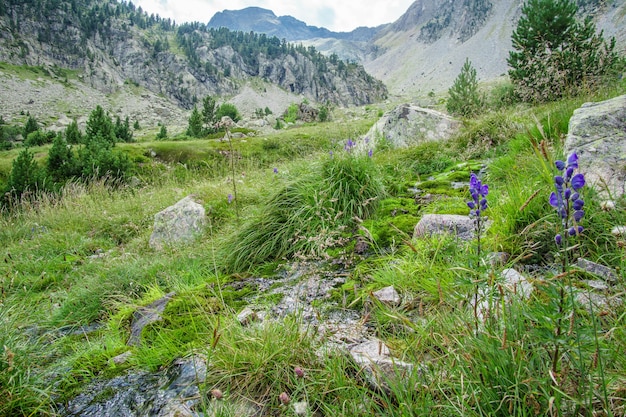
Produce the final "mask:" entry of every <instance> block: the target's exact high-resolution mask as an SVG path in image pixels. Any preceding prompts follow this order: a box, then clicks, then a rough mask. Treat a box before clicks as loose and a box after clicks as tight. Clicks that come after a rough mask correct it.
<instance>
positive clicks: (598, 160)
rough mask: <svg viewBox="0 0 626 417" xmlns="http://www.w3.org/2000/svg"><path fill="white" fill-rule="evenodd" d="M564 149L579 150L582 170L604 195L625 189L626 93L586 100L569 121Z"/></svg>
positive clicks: (619, 192)
mask: <svg viewBox="0 0 626 417" xmlns="http://www.w3.org/2000/svg"><path fill="white" fill-rule="evenodd" d="M563 150H564V153H565V154H566V155H569V154H570V153H572V152H576V153H577V154H578V158H579V159H578V162H579V166H580V171H581V172H583V173H584V174H585V178H586V180H587V182H588V183H589V184H591V185H592V186H595V187H596V188H597V190H598V191H600V192H601V193H602V195H603V196H604V197H609V195H610V196H611V197H612V198H618V197H619V196H621V195H623V194H624V192H625V191H626V95H623V96H619V97H615V98H613V99H610V100H606V101H602V102H598V103H585V104H584V105H583V106H582V107H580V108H579V109H577V110H575V111H574V114H573V115H572V118H571V119H570V122H569V130H568V134H567V138H566V139H565V145H564V149H563Z"/></svg>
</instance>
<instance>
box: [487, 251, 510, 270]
mask: <svg viewBox="0 0 626 417" xmlns="http://www.w3.org/2000/svg"><path fill="white" fill-rule="evenodd" d="M510 258H511V255H510V254H508V253H506V252H491V253H490V254H488V255H487V262H488V263H489V265H490V266H492V267H498V266H504V265H506V263H507V262H509V259H510Z"/></svg>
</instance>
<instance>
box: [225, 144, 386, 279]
mask: <svg viewBox="0 0 626 417" xmlns="http://www.w3.org/2000/svg"><path fill="white" fill-rule="evenodd" d="M383 194H384V189H383V186H382V181H381V179H380V176H379V174H378V170H377V169H376V167H375V165H374V163H373V162H372V161H371V160H370V158H367V157H356V156H352V155H344V156H336V157H331V158H329V159H326V160H325V161H323V162H322V163H321V164H319V165H317V164H316V165H313V166H312V167H311V168H310V170H309V171H308V172H306V173H305V174H303V175H302V176H301V177H299V178H296V179H295V180H293V181H291V182H289V183H288V184H286V185H285V186H284V187H283V188H281V189H280V190H278V191H277V192H276V193H274V194H272V195H271V196H269V197H268V199H267V201H266V202H265V204H262V205H261V208H260V212H259V213H258V214H256V215H255V216H253V217H252V218H251V219H249V220H248V222H246V223H245V224H244V225H242V227H241V228H240V229H238V230H237V231H236V232H235V233H234V234H233V235H232V236H231V238H230V239H229V240H228V241H227V242H226V243H225V244H224V245H223V247H222V249H223V255H224V256H223V259H224V265H223V266H224V268H225V269H226V270H227V271H233V272H234V271H244V270H249V269H250V268H252V266H253V265H260V264H263V263H265V262H270V261H275V260H279V259H282V258H288V257H293V256H296V255H298V256H303V257H310V256H313V257H318V256H321V255H322V254H323V253H324V251H325V250H326V249H328V248H330V247H333V246H336V245H337V244H339V243H340V242H341V241H342V239H344V238H345V237H350V236H349V234H350V233H351V231H350V229H349V228H350V227H353V226H356V224H357V223H359V222H360V221H361V220H363V219H366V218H367V217H369V216H371V215H372V214H373V213H374V211H375V210H376V207H377V204H378V201H379V200H380V198H381V197H382V196H383Z"/></svg>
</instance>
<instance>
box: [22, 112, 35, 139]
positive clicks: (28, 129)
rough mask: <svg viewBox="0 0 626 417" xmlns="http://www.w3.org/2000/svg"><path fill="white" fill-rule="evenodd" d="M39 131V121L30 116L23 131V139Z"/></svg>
mask: <svg viewBox="0 0 626 417" xmlns="http://www.w3.org/2000/svg"><path fill="white" fill-rule="evenodd" d="M38 130H39V123H37V119H35V118H34V117H33V116H30V115H29V116H28V119H27V120H26V123H25V124H24V128H23V129H22V137H23V138H24V140H26V138H27V137H28V135H30V134H31V133H33V132H37V131H38Z"/></svg>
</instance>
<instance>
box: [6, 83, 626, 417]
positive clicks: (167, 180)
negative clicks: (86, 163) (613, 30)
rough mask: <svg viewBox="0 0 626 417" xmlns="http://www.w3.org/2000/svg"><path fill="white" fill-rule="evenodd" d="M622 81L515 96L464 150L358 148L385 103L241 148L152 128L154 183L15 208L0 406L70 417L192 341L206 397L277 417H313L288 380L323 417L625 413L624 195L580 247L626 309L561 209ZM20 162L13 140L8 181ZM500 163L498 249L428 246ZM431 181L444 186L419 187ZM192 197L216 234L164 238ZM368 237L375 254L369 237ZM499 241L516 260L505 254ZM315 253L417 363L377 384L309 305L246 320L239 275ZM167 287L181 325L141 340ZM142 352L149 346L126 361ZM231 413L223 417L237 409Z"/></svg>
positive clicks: (495, 215) (166, 325) (495, 204)
mask: <svg viewBox="0 0 626 417" xmlns="http://www.w3.org/2000/svg"><path fill="white" fill-rule="evenodd" d="M623 93H624V88H623V87H621V88H620V89H618V90H612V91H610V92H602V93H598V94H595V95H589V96H586V97H579V98H573V99H567V100H563V101H560V102H555V103H549V104H544V105H541V106H532V107H531V106H528V105H515V106H510V107H503V108H501V109H499V110H495V111H493V112H489V113H487V114H483V115H480V116H478V117H476V118H474V119H472V120H466V121H464V123H463V126H462V128H461V129H460V131H459V133H458V134H457V135H456V136H455V137H453V138H451V139H450V140H449V141H447V142H442V143H426V144H422V145H418V146H416V147H413V148H406V149H392V148H390V147H380V148H378V149H375V150H374V152H373V155H372V156H371V157H368V156H367V155H365V154H364V153H363V154H361V153H359V152H357V151H356V150H355V151H350V152H348V151H345V150H344V145H345V144H346V142H347V141H348V140H349V139H350V140H358V138H359V136H360V135H363V134H365V133H366V132H367V130H368V129H369V127H370V126H371V125H373V123H374V122H375V115H373V114H369V113H367V114H369V116H365V117H362V118H360V119H358V120H356V121H335V122H328V123H318V124H310V125H302V126H295V127H292V128H289V129H285V130H281V131H276V132H273V133H270V134H265V135H261V134H258V135H256V136H254V137H248V138H245V139H233V141H232V143H228V141H222V140H219V139H206V140H182V138H178V139H181V140H169V141H153V140H151V138H146V137H144V138H142V139H141V140H140V141H138V142H136V143H129V144H122V145H119V149H121V150H122V151H124V152H126V153H127V154H128V155H129V156H130V158H131V160H132V161H133V162H134V163H135V165H136V169H135V171H134V176H135V177H136V178H137V179H138V180H139V181H138V184H139V185H135V186H121V187H120V186H117V187H113V186H111V184H108V183H107V182H106V181H105V180H102V181H96V182H92V183H88V184H85V183H83V182H78V181H77V182H71V183H68V184H67V185H66V186H65V187H64V188H63V190H62V191H61V192H60V193H59V194H41V195H36V196H34V197H32V198H30V199H24V201H23V202H22V203H21V205H20V207H19V210H13V211H6V212H4V213H2V216H0V246H1V247H2V250H1V252H0V256H1V257H2V259H0V265H1V266H0V415H6V416H22V415H24V416H34V415H50V416H52V415H57V413H58V407H59V404H65V403H67V401H69V400H70V399H72V398H73V397H74V396H76V395H77V394H79V393H80V392H81V390H82V389H84V388H85V387H86V386H87V385H88V383H89V382H90V381H93V380H94V379H96V378H111V377H114V376H117V375H122V374H124V373H126V372H133V371H155V370H158V369H163V368H165V367H167V366H168V365H170V364H172V363H173V361H175V360H176V359H177V358H183V357H189V356H190V355H193V354H200V355H203V356H204V357H206V358H207V361H208V363H209V365H208V366H209V372H208V373H207V379H206V381H205V382H204V383H203V384H202V387H201V389H202V392H203V400H202V401H203V404H205V406H206V407H207V408H208V407H209V403H210V402H211V401H215V400H214V399H211V394H210V391H211V390H214V389H219V390H221V391H222V392H223V393H224V396H225V398H226V400H228V399H236V398H246V399H249V400H251V401H253V402H255V403H257V404H262V405H263V407H264V410H265V413H266V414H264V415H272V416H292V415H296V414H295V411H294V409H293V408H292V407H290V406H284V405H282V404H281V401H280V399H279V395H280V394H281V393H282V392H286V393H288V394H289V395H290V397H291V398H292V400H293V401H306V402H307V404H308V406H309V411H308V412H309V414H308V415H315V416H373V415H378V416H423V415H433V416H520V417H522V416H524V417H530V416H590V417H591V416H624V415H626V308H624V302H623V299H624V297H626V294H625V291H626V286H625V278H624V273H623V271H624V269H625V268H626V253H625V252H624V251H625V250H626V249H625V247H626V243H625V242H624V241H622V240H620V238H617V237H615V236H613V235H612V234H611V233H610V231H611V229H612V228H613V227H614V226H619V225H625V224H626V210H625V209H626V200H624V199H623V198H621V199H619V200H617V201H616V202H615V203H616V209H614V210H610V211H607V210H603V208H602V207H601V203H600V201H599V198H598V195H597V193H596V191H595V190H593V189H585V190H584V197H585V217H584V219H583V220H582V222H583V224H584V226H585V232H584V233H583V234H582V235H581V236H579V237H578V238H577V240H576V243H575V244H573V245H572V246H573V247H572V248H571V249H570V250H569V251H568V252H567V257H568V259H570V260H572V259H575V258H576V257H584V258H586V259H589V260H591V261H594V262H597V263H600V264H602V265H605V266H608V267H610V268H612V269H613V270H615V271H617V273H618V276H619V278H618V280H617V281H616V282H614V283H613V284H612V286H613V289H612V293H615V294H616V295H617V296H618V297H621V299H622V302H621V303H619V304H617V305H615V306H613V307H612V308H604V309H595V308H591V307H590V306H584V305H580V304H577V303H575V302H574V301H573V299H572V295H573V292H572V291H573V290H572V288H575V289H577V290H581V291H585V290H586V289H587V286H586V284H585V282H586V281H585V280H588V279H592V278H593V277H591V276H590V275H589V274H588V273H585V272H583V271H581V270H579V269H578V268H576V267H575V266H574V267H571V268H567V272H566V273H561V271H560V270H558V269H557V270H555V268H554V267H553V266H554V265H557V266H559V265H560V263H559V262H560V260H561V259H562V256H563V253H561V254H559V253H558V251H557V247H556V246H555V244H554V235H555V233H556V231H557V230H558V227H559V219H558V217H557V214H556V212H555V211H554V209H553V208H552V207H551V206H550V205H549V204H548V197H549V195H550V192H551V191H552V189H553V187H554V185H553V183H552V181H553V175H554V174H555V172H554V170H553V166H554V161H555V160H557V159H561V158H563V157H564V155H562V145H563V140H564V135H565V134H566V133H567V125H568V121H569V118H570V116H571V114H572V112H573V111H574V110H575V109H576V108H578V107H579V106H580V105H581V104H582V103H583V102H585V101H598V100H602V99H604V98H606V97H610V96H615V95H618V94H623ZM335 111H336V112H339V111H341V110H335ZM335 119H336V120H341V118H340V117H335ZM46 149H47V147H42V148H41V149H39V148H38V149H37V153H36V157H37V158H38V160H40V161H43V160H45V155H46V153H45V152H46ZM16 155H17V152H16V150H12V151H6V152H0V169H2V171H3V172H2V173H1V176H0V178H6V176H7V174H8V170H9V169H10V165H11V162H10V161H11V160H12V159H13V158H15V157H16ZM274 168H276V170H274ZM481 169H483V170H484V176H483V178H482V179H483V182H484V183H486V184H489V190H490V192H489V195H488V197H487V199H488V203H489V208H488V209H487V211H486V212H485V215H486V216H488V218H489V219H490V220H491V221H492V222H493V224H492V226H491V228H490V229H489V230H488V232H487V233H486V234H485V236H483V238H482V239H481V242H482V252H481V254H480V255H481V259H479V256H478V255H479V254H477V251H476V242H470V243H469V244H467V243H463V242H460V241H458V240H455V239H454V238H452V237H449V236H441V237H432V238H428V239H421V240H415V239H413V238H412V233H413V227H414V226H415V224H416V223H417V221H419V219H420V218H421V216H422V215H424V214H427V213H449V214H463V215H465V214H467V213H468V209H467V206H466V201H468V200H469V199H470V196H469V191H468V188H467V187H462V188H460V189H455V188H453V187H451V184H452V183H453V182H457V181H461V182H467V181H468V180H469V175H470V173H471V172H478V171H479V170H481ZM275 171H276V172H275ZM415 187H417V188H421V189H423V192H424V193H429V194H431V196H432V198H431V199H429V200H423V201H422V200H419V199H416V198H415V197H414V194H413V191H411V189H412V188H415ZM586 188H587V187H586ZM190 194H193V195H194V196H195V198H196V199H197V200H198V201H200V202H202V204H203V206H204V208H205V209H206V213H207V218H208V225H207V227H206V230H205V232H204V233H203V234H202V235H201V236H199V238H198V239H197V241H196V242H195V243H193V244H190V245H186V246H177V247H168V248H165V249H164V250H162V251H157V250H154V249H152V248H151V247H150V246H149V244H148V240H149V237H150V234H151V232H152V225H153V219H154V215H155V214H156V213H157V212H159V211H161V210H163V209H165V208H166V207H168V206H170V205H172V204H174V203H176V202H177V201H179V200H180V199H182V198H183V197H185V196H187V195H190ZM229 194H232V195H235V199H234V200H233V201H232V202H230V203H229V201H228V195H229ZM360 240H361V241H366V242H367V243H368V247H369V250H368V251H367V253H366V254H359V253H357V252H356V251H355V242H358V241H360ZM491 252H507V253H508V254H510V258H509V259H510V260H509V261H508V263H506V264H504V265H498V266H492V265H490V264H489V263H488V262H485V259H486V255H487V254H488V253H491ZM338 260H340V262H338ZM298 262H301V263H310V264H314V265H319V268H320V269H324V270H325V271H327V273H329V274H331V275H332V274H333V273H336V274H346V275H347V279H346V284H345V285H343V286H340V287H337V288H335V290H334V291H333V294H332V297H331V300H330V301H337V300H339V303H338V305H340V308H342V309H353V310H356V311H358V312H359V313H361V314H362V315H363V316H364V317H365V316H367V325H368V326H370V329H371V331H372V333H373V334H374V335H376V337H378V338H379V339H381V340H384V341H385V343H386V344H387V345H388V346H389V347H390V349H391V350H392V353H393V355H394V356H395V357H397V358H398V359H399V360H402V361H405V362H410V363H413V364H415V365H416V367H417V368H419V372H417V371H416V372H413V373H411V374H410V375H408V376H404V377H402V378H397V379H391V380H389V381H388V389H375V388H373V387H371V386H370V384H368V381H367V378H366V377H365V376H364V375H363V373H362V371H361V370H360V369H359V367H358V366H357V365H356V364H355V363H353V362H352V360H351V359H350V358H349V357H348V356H347V355H345V354H341V353H339V352H336V353H332V354H326V355H319V354H317V352H318V351H319V350H320V348H321V347H322V345H323V342H324V341H323V340H322V339H323V338H320V337H319V335H317V334H315V332H314V330H312V328H311V327H309V326H306V325H305V324H303V321H302V319H301V317H299V315H298V314H294V315H291V316H288V317H287V318H286V319H285V320H281V321H268V322H265V323H264V324H263V325H258V326H242V325H241V324H240V323H239V322H238V321H237V320H236V318H235V316H236V314H237V313H238V312H239V311H241V309H242V308H244V307H245V306H246V305H247V303H246V301H245V297H247V296H249V295H250V292H251V291H252V290H251V289H250V288H248V287H246V286H245V285H231V284H233V283H237V282H245V280H246V279H248V278H251V277H263V278H272V277H276V276H278V275H279V273H280V271H282V270H283V269H284V268H285V267H286V266H288V265H291V264H293V263H298ZM513 266H517V267H522V268H525V267H528V268H527V269H528V270H530V271H536V270H540V271H542V272H541V273H533V274H530V280H531V281H532V283H533V285H534V290H533V292H532V294H531V296H530V298H529V299H528V300H522V299H520V298H519V297H512V298H510V299H508V301H502V299H500V298H499V297H497V296H494V297H493V298H491V299H489V300H488V307H489V317H488V318H487V319H485V320H484V322H480V323H479V320H478V319H477V317H476V312H475V309H473V308H472V306H471V302H472V299H473V297H474V296H475V295H476V292H477V291H488V292H489V293H490V294H500V293H502V292H503V291H504V290H503V287H502V283H501V279H500V272H501V271H502V270H503V269H504V268H508V267H513ZM533 268H535V269H533ZM388 285H393V286H394V287H395V288H396V289H397V290H398V292H399V293H400V294H401V295H402V298H403V300H404V302H403V304H402V305H401V306H400V307H390V306H386V305H384V304H382V303H377V302H373V301H372V297H371V293H372V292H373V291H375V290H377V289H379V288H382V287H385V286H388ZM170 292H175V293H176V296H175V297H174V299H173V300H172V301H171V302H170V303H169V304H168V306H167V308H166V309H165V311H164V313H163V320H162V321H160V322H157V323H154V324H152V325H150V326H149V327H148V328H147V329H146V330H145V331H144V333H143V335H142V344H141V346H135V347H133V346H127V345H126V342H127V340H128V338H129V332H130V322H131V318H132V315H133V312H135V311H136V310H137V308H139V307H140V306H145V305H147V304H149V303H151V302H153V301H155V300H157V299H159V298H160V297H162V296H163V295H165V294H167V293H170ZM275 302H276V300H275V299H272V298H271V297H270V298H268V299H267V300H266V301H265V303H266V305H268V306H271V305H272V304H273V303H275ZM94 324H95V325H97V326H96V327H95V330H93V331H91V332H89V333H84V332H82V333H81V332H75V333H73V332H70V331H67V330H68V329H79V328H81V326H87V325H94ZM129 350H130V351H131V352H132V356H131V359H129V360H128V361H127V362H125V363H124V364H122V365H116V364H114V363H113V361H112V358H114V357H115V356H117V355H119V354H121V353H124V352H126V351H129ZM296 367H299V368H301V369H302V370H304V376H303V377H298V376H297V375H296V374H295V373H294V369H295V368H296ZM228 407H229V406H228V402H227V401H225V405H224V409H223V412H222V414H220V415H236V414H235V412H234V411H233V410H229V408H228Z"/></svg>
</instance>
